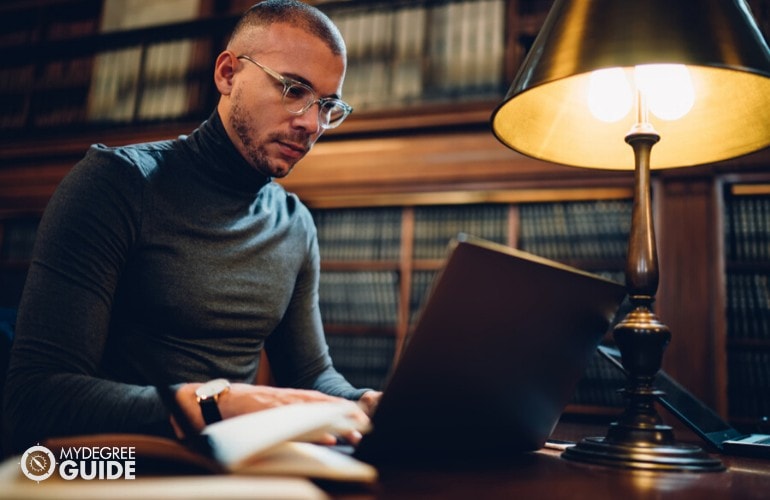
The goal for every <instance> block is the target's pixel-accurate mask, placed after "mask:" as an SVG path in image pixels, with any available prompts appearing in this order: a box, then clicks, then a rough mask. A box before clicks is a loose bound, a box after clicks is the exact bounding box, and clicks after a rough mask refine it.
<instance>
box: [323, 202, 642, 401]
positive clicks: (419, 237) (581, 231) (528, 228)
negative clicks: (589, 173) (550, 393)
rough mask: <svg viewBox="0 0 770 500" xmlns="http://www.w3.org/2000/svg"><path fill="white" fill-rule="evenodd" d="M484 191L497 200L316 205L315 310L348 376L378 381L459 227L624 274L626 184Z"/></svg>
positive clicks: (370, 382) (614, 274) (404, 339)
mask: <svg viewBox="0 0 770 500" xmlns="http://www.w3.org/2000/svg"><path fill="white" fill-rule="evenodd" d="M489 196H490V197H492V198H495V201H493V202H484V203H462V202H456V200H454V199H453V197H452V195H451V193H446V194H444V196H442V195H441V194H437V195H436V196H435V197H433V198H431V199H430V200H422V201H423V202H425V203H427V202H428V201H429V202H430V204H421V203H420V201H421V200H420V198H419V197H417V196H416V197H415V198H414V199H413V200H412V202H411V203H408V200H405V201H407V203H405V204H403V205H399V206H378V207H365V206H364V207H355V208H350V207H327V208H316V209H314V210H313V214H314V218H315V220H316V225H317V227H318V234H319V246H320V248H321V259H322V264H321V290H320V298H321V313H322V317H323V319H324V325H325V329H326V333H327V337H328V338H329V344H330V352H331V354H332V357H333V358H334V360H335V365H336V366H337V369H338V370H339V371H340V372H342V373H343V374H344V375H345V376H346V377H348V378H349V379H350V380H351V381H353V382H354V383H363V382H367V383H368V385H369V386H371V387H374V388H377V389H380V388H381V387H382V384H383V382H384V381H385V379H386V377H387V374H388V373H389V370H390V368H391V367H392V366H393V364H394V363H395V362H397V361H398V356H399V353H400V352H401V350H402V349H403V347H404V345H405V344H406V343H407V342H408V339H409V335H410V334H411V330H412V328H413V326H414V322H415V320H416V319H417V317H418V315H419V311H420V309H421V307H422V302H423V300H424V298H425V296H426V294H427V293H428V291H429V289H430V286H431V283H432V281H433V279H434V277H435V275H436V273H437V272H438V270H439V269H440V267H441V265H442V263H443V259H444V258H445V256H446V251H447V245H448V243H449V241H450V240H451V239H452V238H453V237H454V236H456V235H457V234H458V233H460V232H465V233H468V234H472V235H474V236H478V237H482V238H485V239H488V240H490V241H495V242H497V243H502V244H507V245H511V246H515V247H519V248H522V249H525V250H529V251H533V253H537V254H539V255H541V256H545V257H549V258H552V259H554V260H558V261H561V262H564V263H567V264H570V265H573V266H575V267H578V268H582V269H584V270H589V271H595V272H597V273H600V274H604V275H606V276H607V277H609V278H611V279H618V276H620V277H621V279H622V269H623V267H624V255H625V245H624V244H623V245H620V246H619V245H618V244H617V243H618V242H619V241H622V242H625V241H626V240H627V237H628V229H629V224H628V222H627V219H628V218H629V213H630V208H631V200H630V198H631V191H630V189H604V188H595V189H589V190H585V191H584V192H583V196H585V197H586V199H584V200H572V201H561V200H547V193H542V192H538V191H536V190H535V191H531V192H515V191H511V192H508V193H494V196H492V194H491V193H489ZM442 198H443V200H442ZM535 200H536V201H535ZM575 242H576V244H572V243H575ZM619 247H620V248H619ZM593 383H595V384H596V383H597V381H595V380H594V381H593Z"/></svg>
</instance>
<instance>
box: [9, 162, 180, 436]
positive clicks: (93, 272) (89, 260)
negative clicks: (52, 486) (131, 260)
mask: <svg viewBox="0 0 770 500" xmlns="http://www.w3.org/2000/svg"><path fill="white" fill-rule="evenodd" d="M141 193H142V190H141V175H140V174H139V171H138V170H137V169H136V168H133V167H132V166H131V165H130V164H129V163H127V162H125V161H123V160H121V159H119V158H118V157H117V156H116V155H114V154H111V153H109V152H107V151H106V150H105V149H103V148H101V149H100V148H99V147H94V148H92V149H91V150H90V151H89V153H88V154H87V155H86V157H85V158H84V159H83V160H82V161H81V162H80V163H78V164H77V165H76V166H75V167H74V168H73V170H72V171H71V172H70V173H69V174H68V176H67V177H66V178H65V179H64V180H63V181H62V183H61V184H60V186H59V188H58V189H57V191H56V193H55V194H54V196H53V197H52V199H51V201H50V202H49V205H48V207H47V209H46V212H45V214H44V216H43V219H42V221H41V224H40V227H39V229H38V234H37V238H36V242H35V249H34V252H33V259H32V262H31V265H30V268H29V273H28V276H27V281H26V284H25V288H24V292H23V294H22V299H21V304H20V307H19V312H18V320H17V330H16V336H15V339H14V346H13V350H12V355H11V360H10V365H9V371H8V376H7V384H6V390H5V411H4V416H5V418H6V422H5V425H4V428H5V429H6V430H7V432H8V436H7V437H8V439H7V442H8V443H10V445H11V448H12V449H14V450H22V449H24V448H26V447H28V446H30V445H32V444H34V443H36V442H37V441H39V440H42V439H44V438H46V437H52V436H63V435H74V434H85V433H96V432H149V433H155V434H167V433H170V432H171V429H170V425H169V423H168V412H167V411H166V409H165V407H164V406H163V404H162V401H161V398H160V395H159V394H158V391H157V390H156V389H155V388H154V387H149V386H133V385H127V384H122V383H117V382H113V381H110V380H105V379H102V378H99V376H98V374H99V371H100V363H101V361H102V354H103V351H104V347H105V342H106V340H107V333H108V330H109V321H110V310H111V306H112V302H113V297H114V293H115V289H116V286H117V283H118V280H119V277H120V273H121V270H122V269H123V267H124V265H125V262H126V259H127V256H128V254H129V252H130V249H131V245H132V242H133V241H134V239H135V238H136V235H137V234H138V230H139V225H140V221H141V217H140V213H141V210H140V207H141Z"/></svg>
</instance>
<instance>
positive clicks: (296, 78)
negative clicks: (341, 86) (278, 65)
mask: <svg viewBox="0 0 770 500" xmlns="http://www.w3.org/2000/svg"><path fill="white" fill-rule="evenodd" d="M283 77H284V78H291V79H292V80H294V81H297V82H299V83H304V84H305V85H307V86H308V87H310V88H311V89H313V92H315V93H316V94H318V89H316V88H315V86H314V85H313V83H312V82H310V81H309V80H307V79H306V78H303V77H301V76H300V75H296V74H294V73H283ZM321 97H326V98H332V99H339V98H340V96H339V94H337V93H334V94H329V95H325V96H321Z"/></svg>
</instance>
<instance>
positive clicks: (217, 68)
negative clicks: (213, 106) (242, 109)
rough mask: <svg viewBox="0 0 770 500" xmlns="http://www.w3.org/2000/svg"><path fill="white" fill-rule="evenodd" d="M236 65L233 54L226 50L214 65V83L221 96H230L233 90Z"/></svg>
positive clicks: (236, 59) (236, 60) (236, 61)
mask: <svg viewBox="0 0 770 500" xmlns="http://www.w3.org/2000/svg"><path fill="white" fill-rule="evenodd" d="M237 65H238V57H237V56H236V55H235V53H233V52H231V51H229V50H226V51H224V52H222V53H221V54H219V56H218V57H217V61H216V63H215V64H214V83H215V84H216V86H217V89H218V90H219V93H220V94H222V95H230V92H232V90H233V76H234V75H235V68H236V66H237Z"/></svg>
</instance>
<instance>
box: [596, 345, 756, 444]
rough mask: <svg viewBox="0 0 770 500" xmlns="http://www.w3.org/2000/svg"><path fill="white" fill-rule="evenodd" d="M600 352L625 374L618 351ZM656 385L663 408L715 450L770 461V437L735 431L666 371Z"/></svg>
mask: <svg viewBox="0 0 770 500" xmlns="http://www.w3.org/2000/svg"><path fill="white" fill-rule="evenodd" d="M599 352H600V353H601V354H602V355H603V357H604V358H605V359H606V360H608V361H609V362H610V363H611V364H612V366H614V367H615V368H617V369H619V370H623V363H622V361H621V356H620V351H619V350H618V349H616V348H613V347H608V346H603V345H602V346H599ZM623 371H624V370H623ZM624 373H625V371H624ZM654 385H655V388H656V389H659V390H661V391H663V392H664V394H661V395H659V396H658V401H659V402H660V404H661V405H663V407H665V408H666V409H667V410H668V411H670V412H671V414H673V415H674V416H675V417H676V418H678V419H679V420H681V421H682V423H684V424H685V425H686V426H687V427H689V428H690V429H692V430H693V432H695V433H696V434H698V435H699V436H700V437H701V438H703V439H704V440H705V441H706V442H707V443H708V444H710V445H711V446H713V447H714V449H715V450H718V451H720V452H722V453H726V454H734V455H749V456H756V457H764V458H770V435H768V434H746V433H743V432H740V431H738V430H737V429H735V428H733V427H732V426H731V425H730V424H728V423H727V422H725V421H724V420H722V417H720V416H719V414H717V413H716V412H715V411H714V410H712V409H711V408H709V407H708V406H706V404H704V403H703V402H702V401H701V400H699V399H698V398H696V397H695V395H693V394H692V393H691V392H690V391H688V390H687V389H685V388H684V387H683V386H682V385H680V384H679V383H678V382H677V381H676V380H674V379H673V378H671V376H670V375H668V374H667V373H666V372H665V371H663V370H661V371H659V372H658V374H657V376H656V377H655V382H654Z"/></svg>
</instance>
